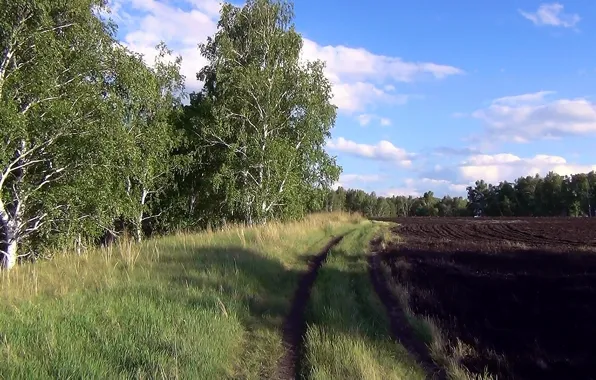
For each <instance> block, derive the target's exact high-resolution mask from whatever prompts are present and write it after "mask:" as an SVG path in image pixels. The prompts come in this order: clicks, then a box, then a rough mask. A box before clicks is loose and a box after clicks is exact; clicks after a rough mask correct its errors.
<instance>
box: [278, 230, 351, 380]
mask: <svg viewBox="0 0 596 380" xmlns="http://www.w3.org/2000/svg"><path fill="white" fill-rule="evenodd" d="M342 238H343V236H338V237H335V238H333V239H331V241H329V243H327V245H326V246H325V247H324V248H323V249H322V250H321V251H320V252H319V253H318V254H317V255H316V256H314V258H313V259H312V260H311V262H310V263H309V266H308V271H307V272H306V273H304V275H302V277H301V278H300V281H299V283H298V288H297V289H296V292H295V293H294V298H293V300H292V306H291V307H290V312H289V313H288V315H287V317H286V320H285V322H284V327H283V343H284V350H285V351H284V354H283V355H282V357H281V359H280V361H279V364H278V368H277V374H276V378H277V379H284V380H285V379H288V380H289V379H298V378H299V375H300V362H301V358H302V351H303V343H304V333H305V332H306V321H305V320H304V311H305V309H306V306H307V304H308V299H309V297H310V291H311V288H312V286H313V284H314V282H315V280H316V278H317V273H318V272H319V268H320V267H321V265H322V264H323V263H324V262H325V260H326V259H327V254H328V253H329V251H330V250H331V248H332V247H333V246H334V245H336V244H338V243H339V242H340V241H341V239H342Z"/></svg>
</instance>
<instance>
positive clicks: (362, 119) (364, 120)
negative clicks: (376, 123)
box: [358, 113, 374, 127]
mask: <svg viewBox="0 0 596 380" xmlns="http://www.w3.org/2000/svg"><path fill="white" fill-rule="evenodd" d="M373 117H374V115H371V114H368V113H363V114H362V115H358V122H359V123H360V125H362V126H363V127H364V126H366V125H368V124H370V121H371V120H372V119H373Z"/></svg>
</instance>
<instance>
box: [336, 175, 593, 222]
mask: <svg viewBox="0 0 596 380" xmlns="http://www.w3.org/2000/svg"><path fill="white" fill-rule="evenodd" d="M467 192H468V195H467V198H463V197H450V196H445V197H443V198H437V197H435V196H434V194H433V192H432V191H428V192H426V193H424V194H423V195H422V196H421V197H412V196H391V197H382V196H377V195H376V194H375V193H374V192H373V193H366V192H364V191H362V190H352V189H349V190H346V189H344V188H342V187H340V188H338V189H337V190H335V191H330V192H329V194H328V196H327V202H326V206H325V207H326V209H327V210H329V211H337V210H343V211H351V212H361V213H363V214H364V215H366V216H378V217H403V216H475V215H478V216H596V173H595V172H594V171H591V172H589V173H587V174H583V173H582V174H573V175H570V176H561V175H559V174H556V173H553V172H550V173H548V174H547V175H546V176H545V177H541V176H539V175H536V176H534V177H532V176H527V177H520V178H518V179H516V180H515V181H513V182H507V181H505V182H501V183H499V184H498V185H493V184H487V183H486V182H485V181H483V180H479V181H476V183H475V185H474V186H469V187H468V188H467Z"/></svg>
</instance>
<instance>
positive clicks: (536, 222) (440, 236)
mask: <svg viewBox="0 0 596 380" xmlns="http://www.w3.org/2000/svg"><path fill="white" fill-rule="evenodd" d="M594 219H596V218H594ZM400 223H401V226H400V227H397V228H396V229H395V233H397V234H399V235H400V236H401V237H402V238H404V239H405V242H404V243H400V244H398V245H396V246H394V247H392V248H391V249H390V250H389V252H387V253H386V254H385V255H382V256H381V257H382V259H383V260H384V262H385V263H386V264H388V265H389V266H390V267H391V271H392V277H393V279H394V280H395V281H398V282H399V283H401V284H407V285H408V286H409V287H410V289H411V291H410V293H411V299H410V307H411V308H412V310H413V311H414V312H415V313H416V314H418V315H428V316H431V317H432V318H433V319H435V321H437V322H438V324H439V326H440V327H441V328H442V329H443V331H444V332H445V333H446V334H447V338H448V339H449V340H450V341H452V342H455V340H456V338H458V339H460V340H461V341H463V342H464V343H466V344H467V345H469V346H470V347H472V348H473V349H474V352H475V353H473V354H470V355H468V356H467V357H466V358H465V359H464V360H463V361H462V363H461V364H462V365H464V366H465V367H467V368H468V369H469V370H471V371H472V372H474V373H482V372H483V371H484V369H485V368H487V369H488V370H489V371H490V372H491V373H493V374H495V375H498V377H499V379H594V378H596V361H595V360H594V358H596V344H595V343H594V342H596V322H595V321H596V250H595V251H594V252H588V251H587V250H586V247H593V246H595V245H596V244H595V240H594V239H595V238H596V221H594V220H593V219H592V218H590V219H588V218H543V219H537V218H536V219H531V218H527V219H496V218H495V219H483V218H476V219H472V218H470V219H456V218H441V219H439V218H411V219H405V220H400ZM580 247H581V249H580Z"/></svg>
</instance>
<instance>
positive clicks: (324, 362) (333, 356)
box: [302, 222, 425, 380]
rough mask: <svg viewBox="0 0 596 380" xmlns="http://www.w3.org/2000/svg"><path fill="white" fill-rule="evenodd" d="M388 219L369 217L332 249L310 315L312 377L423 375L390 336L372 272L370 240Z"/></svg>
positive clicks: (308, 366)
mask: <svg viewBox="0 0 596 380" xmlns="http://www.w3.org/2000/svg"><path fill="white" fill-rule="evenodd" d="M387 230H388V224H387V223H382V222H366V223H365V224H364V225H363V226H362V227H361V228H359V229H357V230H354V231H352V232H350V233H348V234H347V235H346V236H345V237H344V238H343V239H342V241H341V242H340V243H339V244H338V245H336V246H335V247H333V248H332V249H331V251H330V252H329V255H328V257H327V261H326V263H325V265H324V266H323V267H322V268H321V269H320V271H319V275H318V276H317V280H316V282H315V284H314V287H313V290H312V294H311V299H310V306H309V310H308V313H307V315H306V318H307V323H308V329H307V332H306V336H305V350H304V351H305V354H304V359H303V360H304V363H303V366H302V370H303V374H304V375H305V376H306V377H307V378H309V379H319V380H322V379H424V378H425V374H424V372H423V370H422V369H421V368H420V367H419V366H418V365H417V364H416V362H415V360H414V359H413V358H412V357H411V356H410V355H409V353H408V352H407V351H406V350H405V348H404V347H403V346H401V345H400V344H399V343H397V342H396V341H395V340H393V339H392V337H391V334H390V331H389V320H388V318H387V313H386V311H385V309H384V307H383V304H382V303H381V302H380V300H379V297H378V295H377V294H376V293H375V290H374V289H373V287H372V285H371V281H370V278H369V269H368V267H369V264H368V260H367V257H368V255H369V254H370V249H371V241H372V240H373V239H374V238H375V237H378V236H381V235H384V234H386V231H387Z"/></svg>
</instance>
